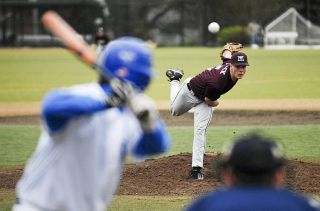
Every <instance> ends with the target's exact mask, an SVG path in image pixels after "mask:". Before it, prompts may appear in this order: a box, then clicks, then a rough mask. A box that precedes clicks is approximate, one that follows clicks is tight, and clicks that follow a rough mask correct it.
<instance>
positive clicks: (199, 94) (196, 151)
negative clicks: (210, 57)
mask: <svg viewBox="0 0 320 211" xmlns="http://www.w3.org/2000/svg"><path fill="white" fill-rule="evenodd" d="M222 61H223V63H222V64H221V65H219V66H216V67H212V68H208V69H206V70H204V71H203V72H201V73H200V74H198V75H196V76H195V77H193V78H187V79H186V80H185V81H184V82H183V83H182V84H180V79H181V78H182V76H183V74H184V73H183V71H181V70H173V69H169V70H167V72H166V75H167V77H168V78H169V80H170V100H171V107H170V112H171V114H172V115H173V116H180V115H182V114H184V113H186V112H187V111H189V110H190V109H192V108H194V138H193V147H192V170H191V171H190V176H191V177H192V178H194V179H197V180H203V173H202V169H203V156H204V152H205V144H206V129H207V127H208V125H209V123H210V122H211V118H212V113H213V110H214V107H216V106H218V105H219V101H218V99H219V98H220V97H221V95H223V94H225V93H227V92H228V91H229V90H230V89H232V87H234V85H235V84H236V83H237V82H238V80H239V79H242V78H243V77H244V75H245V73H246V67H247V66H249V63H248V58H247V55H246V54H245V53H243V52H236V53H234V54H233V55H232V57H231V58H230V59H228V58H222Z"/></svg>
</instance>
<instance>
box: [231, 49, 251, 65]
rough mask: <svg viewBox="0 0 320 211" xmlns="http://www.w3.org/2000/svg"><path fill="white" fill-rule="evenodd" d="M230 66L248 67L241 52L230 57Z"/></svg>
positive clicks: (246, 58)
mask: <svg viewBox="0 0 320 211" xmlns="http://www.w3.org/2000/svg"><path fill="white" fill-rule="evenodd" d="M231 64H233V65H234V66H249V63H248V57H247V55H246V54H245V53H243V52H237V53H234V54H233V55H232V57H231Z"/></svg>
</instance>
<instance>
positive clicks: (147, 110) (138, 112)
mask: <svg viewBox="0 0 320 211" xmlns="http://www.w3.org/2000/svg"><path fill="white" fill-rule="evenodd" d="M127 103H128V107H129V108H130V109H131V111H132V112H133V113H134V114H135V116H136V117H137V118H138V120H139V121H140V124H141V128H142V129H143V130H144V131H146V132H151V131H154V129H155V127H156V122H157V120H158V118H159V112H158V111H157V109H156V106H155V103H154V101H153V100H152V99H151V98H150V97H148V96H147V95H145V94H142V93H139V94H136V95H133V96H131V97H130V98H129V99H128V101H127Z"/></svg>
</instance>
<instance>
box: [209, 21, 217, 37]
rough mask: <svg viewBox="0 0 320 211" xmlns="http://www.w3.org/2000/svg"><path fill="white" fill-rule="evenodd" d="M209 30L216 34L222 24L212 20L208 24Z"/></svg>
mask: <svg viewBox="0 0 320 211" xmlns="http://www.w3.org/2000/svg"><path fill="white" fill-rule="evenodd" d="M208 30H209V32H211V33H212V34H215V33H217V32H218V31H219V30H220V25H219V24H218V23H217V22H212V23H210V24H209V25H208Z"/></svg>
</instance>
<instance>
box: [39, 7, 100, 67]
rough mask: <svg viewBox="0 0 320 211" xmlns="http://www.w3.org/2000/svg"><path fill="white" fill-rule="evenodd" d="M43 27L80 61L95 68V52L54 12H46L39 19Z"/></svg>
mask: <svg viewBox="0 0 320 211" xmlns="http://www.w3.org/2000/svg"><path fill="white" fill-rule="evenodd" d="M41 21H42V23H43V25H44V26H45V27H46V28H47V29H48V30H49V31H51V32H52V33H53V34H54V35H55V36H56V37H58V38H59V39H60V40H61V41H62V42H63V43H64V45H65V46H66V47H67V48H68V49H69V50H71V51H72V52H73V53H75V54H76V55H78V56H79V57H80V59H82V61H84V62H85V63H87V64H89V65H91V66H93V67H95V66H96V59H97V55H96V52H95V51H94V50H93V49H92V48H91V47H90V46H89V45H88V43H86V42H85V41H84V40H83V39H82V37H81V36H80V35H79V34H78V33H77V32H76V31H75V30H74V29H73V28H72V27H71V26H70V25H69V24H68V23H67V22H66V21H65V20H64V19H63V18H62V17H61V16H60V15H59V14H58V13H56V12H54V11H47V12H45V13H44V14H43V16H42V19H41Z"/></svg>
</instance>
